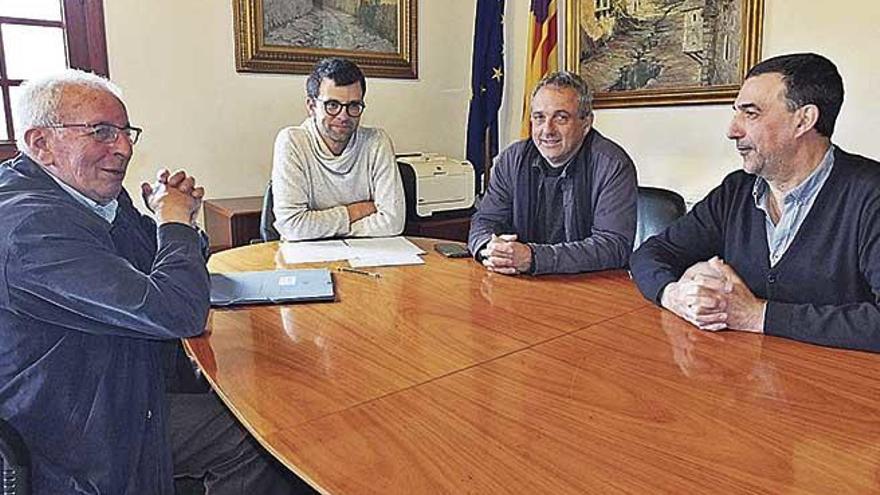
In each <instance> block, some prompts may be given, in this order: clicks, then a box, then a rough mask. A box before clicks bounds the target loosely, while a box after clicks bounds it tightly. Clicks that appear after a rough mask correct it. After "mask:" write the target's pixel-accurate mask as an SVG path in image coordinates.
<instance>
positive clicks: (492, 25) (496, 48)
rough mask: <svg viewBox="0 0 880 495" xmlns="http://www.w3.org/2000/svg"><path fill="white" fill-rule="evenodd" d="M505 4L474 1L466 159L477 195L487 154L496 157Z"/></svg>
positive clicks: (500, 1) (499, 1) (501, 1)
mask: <svg viewBox="0 0 880 495" xmlns="http://www.w3.org/2000/svg"><path fill="white" fill-rule="evenodd" d="M503 21H504V0H477V20H476V26H475V28H474V55H473V66H472V69H471V104H470V111H469V113H468V129H467V159H468V161H470V162H471V163H472V164H473V165H474V174H475V179H476V180H475V184H476V187H477V192H478V193H479V192H481V191H482V184H483V180H482V178H483V172H484V171H485V170H486V167H487V166H488V165H489V164H488V163H486V150H487V149H488V151H489V156H490V157H494V156H495V155H497V154H498V109H499V108H500V107H501V96H502V94H503V92H504V28H503Z"/></svg>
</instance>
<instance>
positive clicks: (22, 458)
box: [0, 419, 31, 495]
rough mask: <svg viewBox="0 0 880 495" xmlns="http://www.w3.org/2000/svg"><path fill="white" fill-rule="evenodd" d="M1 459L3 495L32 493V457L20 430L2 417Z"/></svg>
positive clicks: (0, 426) (0, 432)
mask: <svg viewBox="0 0 880 495" xmlns="http://www.w3.org/2000/svg"><path fill="white" fill-rule="evenodd" d="M0 460H2V466H3V473H2V476H3V479H2V483H3V492H2V493H3V495H28V494H29V493H31V478H30V476H31V458H30V453H29V452H28V449H27V446H26V445H25V443H24V440H23V439H22V438H21V435H19V433H18V431H16V430H15V428H13V427H12V425H10V424H9V423H7V422H6V421H4V420H2V419H0Z"/></svg>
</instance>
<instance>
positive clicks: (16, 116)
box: [12, 69, 122, 155]
mask: <svg viewBox="0 0 880 495" xmlns="http://www.w3.org/2000/svg"><path fill="white" fill-rule="evenodd" d="M75 86H76V87H85V88H91V89H94V90H98V91H104V92H107V93H110V94H111V95H113V96H115V97H116V98H117V99H118V100H119V101H120V102H121V101H122V90H121V89H119V86H117V85H115V84H113V83H112V82H110V81H109V80H107V79H105V78H103V77H101V76H96V75H95V74H92V73H89V72H84V71H81V70H77V69H66V70H64V71H62V72H58V73H55V74H50V75H47V76H43V77H39V78H35V79H30V80H28V81H25V82H24V83H23V84H22V85H21V90H20V91H19V94H18V99H17V100H16V102H15V104H14V105H13V107H12V121H13V122H14V125H15V144H16V146H18V149H19V150H21V151H23V152H24V153H25V154H28V155H30V154H31V153H30V152H31V150H30V148H28V145H27V143H25V140H24V134H25V133H26V132H27V131H29V130H31V129H35V128H37V127H46V126H50V125H57V124H61V123H62V122H60V121H59V119H60V116H59V115H58V112H59V109H60V107H61V98H62V96H63V95H64V90H65V89H67V88H69V87H75Z"/></svg>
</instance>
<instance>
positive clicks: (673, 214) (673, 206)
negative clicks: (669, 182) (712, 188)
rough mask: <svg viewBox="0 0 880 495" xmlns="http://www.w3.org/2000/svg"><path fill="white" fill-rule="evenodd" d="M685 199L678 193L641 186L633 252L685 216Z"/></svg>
mask: <svg viewBox="0 0 880 495" xmlns="http://www.w3.org/2000/svg"><path fill="white" fill-rule="evenodd" d="M685 211H686V209H685V205H684V198H682V197H681V195H679V194H678V193H676V192H674V191H670V190H668V189H660V188H658V187H642V186H639V205H638V216H637V220H636V239H635V242H634V243H633V250H635V249H636V248H637V247H639V246H640V245H641V244H642V243H643V242H645V241H646V240H647V239H648V238H649V237H651V236H653V235H656V234H659V233H660V232H663V230H665V229H666V227H668V226H669V225H670V224H672V222H674V221H675V220H676V219H677V218H679V217H681V216H682V215H684V214H685Z"/></svg>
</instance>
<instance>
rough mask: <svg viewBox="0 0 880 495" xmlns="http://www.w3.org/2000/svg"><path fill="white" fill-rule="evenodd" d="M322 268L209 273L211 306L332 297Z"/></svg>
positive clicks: (328, 299) (322, 299) (327, 278)
mask: <svg viewBox="0 0 880 495" xmlns="http://www.w3.org/2000/svg"><path fill="white" fill-rule="evenodd" d="M335 297H336V296H335V294H334V292H333V278H332V277H331V276H330V270H328V269H326V268H317V269H303V270H274V271H263V272H237V273H212V274H211V306H234V305H239V304H275V303H286V302H298V301H332V300H334V299H335Z"/></svg>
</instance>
